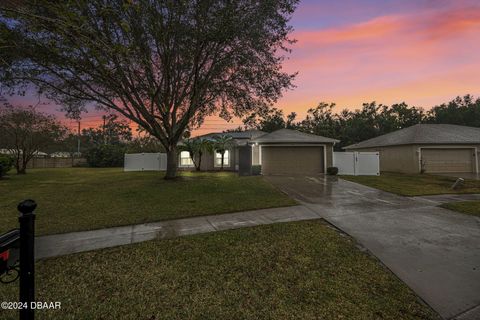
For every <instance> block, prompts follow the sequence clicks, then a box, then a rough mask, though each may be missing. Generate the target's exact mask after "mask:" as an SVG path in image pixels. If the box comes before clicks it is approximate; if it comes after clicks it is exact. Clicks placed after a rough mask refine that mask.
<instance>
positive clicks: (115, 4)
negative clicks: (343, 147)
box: [0, 0, 298, 178]
mask: <svg viewBox="0 0 480 320" xmlns="http://www.w3.org/2000/svg"><path fill="white" fill-rule="evenodd" d="M12 2H13V0H7V1H3V2H2V3H3V4H2V5H0V33H1V37H0V38H2V39H4V40H3V42H4V43H0V48H8V49H7V50H3V49H0V50H1V51H0V63H2V67H1V68H0V81H1V82H2V84H3V85H5V86H8V87H9V88H16V89H18V86H19V85H22V84H34V85H35V86H36V87H37V88H39V90H40V91H41V92H42V93H45V94H46V95H47V97H49V98H51V99H54V100H55V101H57V102H59V103H62V104H64V105H66V106H67V110H68V111H69V112H70V113H71V114H74V115H77V116H78V114H79V111H81V110H82V108H83V107H84V106H85V105H88V104H95V105H96V106H98V107H100V108H105V109H110V110H115V111H117V112H119V113H120V114H122V115H123V116H125V117H126V118H128V119H130V120H132V121H134V122H136V123H137V124H139V125H140V126H141V127H143V128H144V129H145V130H146V131H147V132H148V133H150V134H151V135H152V136H155V137H156V138H158V139H159V140H160V141H161V143H162V144H163V146H164V147H165V149H166V151H167V154H168V165H167V174H166V178H173V177H175V176H176V170H177V161H178V159H177V143H178V142H179V140H180V139H181V137H182V134H183V133H184V132H185V131H186V130H189V129H191V128H193V127H195V126H198V125H200V124H201V123H202V121H203V120H204V118H205V117H206V116H208V115H212V114H215V113H219V114H220V115H221V116H222V117H223V118H225V119H229V118H230V117H232V116H238V117H241V116H244V115H246V114H248V113H250V112H254V111H258V110H262V109H265V108H267V107H268V106H269V105H271V104H273V103H274V102H275V101H276V100H277V99H278V98H279V97H280V95H281V93H282V91H283V90H284V89H286V88H290V87H291V86H292V85H291V82H292V79H293V76H294V75H291V74H287V73H285V72H284V71H282V68H281V64H282V62H283V60H284V59H285V54H286V53H288V51H289V49H288V45H289V44H290V43H291V42H292V40H291V39H289V37H288V34H289V33H290V32H291V30H292V28H291V26H290V25H289V23H288V22H289V19H290V16H291V15H292V13H293V11H294V9H295V7H296V5H297V2H298V0H262V1H257V0H232V1H225V0H196V1H192V0H179V1H174V0H130V1H126V0H109V1H106V0H78V1H69V0H66V1H50V0H25V1H22V2H21V3H22V5H21V6H19V7H15V6H13V5H10V6H9V5H8V4H9V3H10V4H12Z"/></svg>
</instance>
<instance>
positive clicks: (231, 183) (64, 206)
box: [0, 168, 295, 234]
mask: <svg viewBox="0 0 480 320" xmlns="http://www.w3.org/2000/svg"><path fill="white" fill-rule="evenodd" d="M26 198H32V199H34V200H36V201H37V203H38V210H37V219H36V226H37V227H36V230H37V234H52V233H63V232H71V231H80V230H90V229H97V228H105V227H112V226H120V225H128V224H136V223H144V222H152V221H159V220H166V219H175V218H183V217H192V216H199V215H207V214H218V213H225V212H233V211H242V210H250V209H260V208H268V207H278V206H288V205H293V204H295V202H294V201H293V200H291V199H290V198H288V197H287V196H286V195H284V194H283V193H281V192H280V191H278V190H276V189H275V188H274V187H273V186H271V185H270V184H269V183H268V182H266V181H264V179H263V178H262V177H259V176H255V177H239V176H237V175H236V174H232V173H226V172H223V173H182V175H181V178H179V179H178V180H176V181H166V180H164V179H163V173H159V172H123V171H122V169H117V168H115V169H92V168H69V169H36V170H30V171H28V173H27V174H26V175H23V176H18V175H15V174H13V175H11V176H10V178H8V179H5V180H0V226H1V227H0V233H2V232H5V231H6V230H8V229H10V228H15V227H17V226H18V222H17V211H16V206H17V203H18V202H20V201H21V200H23V199H26Z"/></svg>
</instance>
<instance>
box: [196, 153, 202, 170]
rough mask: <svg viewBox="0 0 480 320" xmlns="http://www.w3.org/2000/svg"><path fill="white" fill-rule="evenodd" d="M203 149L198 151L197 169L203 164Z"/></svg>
mask: <svg viewBox="0 0 480 320" xmlns="http://www.w3.org/2000/svg"><path fill="white" fill-rule="evenodd" d="M202 154H203V153H202V151H199V152H198V166H197V171H200V166H201V165H202Z"/></svg>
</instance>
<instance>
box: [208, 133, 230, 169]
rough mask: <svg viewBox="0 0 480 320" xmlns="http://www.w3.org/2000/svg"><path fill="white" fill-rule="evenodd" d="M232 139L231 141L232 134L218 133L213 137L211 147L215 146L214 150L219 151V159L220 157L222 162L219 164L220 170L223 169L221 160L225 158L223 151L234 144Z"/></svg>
mask: <svg viewBox="0 0 480 320" xmlns="http://www.w3.org/2000/svg"><path fill="white" fill-rule="evenodd" d="M234 144H235V143H234V141H233V138H232V136H229V135H220V136H216V137H215V138H214V142H213V147H214V148H215V151H216V152H218V153H220V155H221V157H222V158H221V159H222V163H221V165H220V170H223V162H224V159H225V152H226V151H227V150H228V149H230V148H231V147H232V146H233V145H234Z"/></svg>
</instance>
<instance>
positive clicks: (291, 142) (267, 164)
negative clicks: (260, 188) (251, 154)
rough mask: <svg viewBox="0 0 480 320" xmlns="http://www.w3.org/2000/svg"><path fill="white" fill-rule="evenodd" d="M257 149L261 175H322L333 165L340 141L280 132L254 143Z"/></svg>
mask: <svg viewBox="0 0 480 320" xmlns="http://www.w3.org/2000/svg"><path fill="white" fill-rule="evenodd" d="M252 142H253V143H254V145H256V146H257V145H258V146H259V148H260V149H259V154H260V157H259V160H260V165H261V166H262V174H264V175H281V174H293V175H295V174H321V173H325V172H326V169H327V167H330V166H332V164H333V145H334V144H335V143H337V142H339V140H335V139H331V138H327V137H322V136H317V135H314V134H308V133H304V132H300V131H297V130H290V129H280V130H277V131H274V132H272V133H269V134H266V135H262V136H259V137H258V138H256V139H253V140H252Z"/></svg>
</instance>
